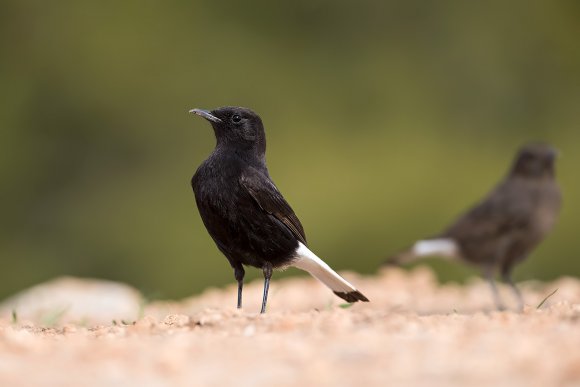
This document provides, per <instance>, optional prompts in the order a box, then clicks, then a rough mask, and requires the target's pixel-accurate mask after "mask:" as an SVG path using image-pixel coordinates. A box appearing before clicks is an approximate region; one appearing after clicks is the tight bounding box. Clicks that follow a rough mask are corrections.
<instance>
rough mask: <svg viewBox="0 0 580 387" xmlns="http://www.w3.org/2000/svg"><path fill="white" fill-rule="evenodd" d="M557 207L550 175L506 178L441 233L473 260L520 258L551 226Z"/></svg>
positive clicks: (558, 195) (468, 258) (487, 260)
mask: <svg viewBox="0 0 580 387" xmlns="http://www.w3.org/2000/svg"><path fill="white" fill-rule="evenodd" d="M559 207H560V190H559V188H558V186H557V184H556V182H555V180H554V179H552V178H549V179H539V180H537V179H525V178H509V179H506V180H504V181H503V182H502V183H501V184H500V185H499V186H498V187H497V188H496V189H495V190H494V191H492V192H491V194H490V195H489V196H488V197H487V198H486V199H484V200H483V201H482V202H480V203H479V204H477V205H476V206H474V207H473V208H472V209H471V210H469V211H468V212H467V213H465V214H464V215H463V216H461V217H460V218H459V219H458V220H457V221H456V222H455V223H454V224H453V225H452V226H451V227H449V228H448V229H447V231H446V232H445V233H444V236H445V237H449V238H453V239H454V240H456V241H457V243H458V245H459V247H460V253H461V256H462V257H463V258H464V259H465V260H467V261H470V262H473V263H484V262H490V260H491V261H493V260H497V261H502V260H520V259H524V258H525V256H527V254H529V252H530V251H531V249H533V248H534V247H535V246H536V245H537V244H538V243H539V242H540V241H541V240H542V239H543V238H544V237H545V236H546V234H547V233H548V232H549V231H550V230H551V229H552V227H553V225H554V223H555V220H556V216H557V213H558V210H559ZM497 263H501V262H497Z"/></svg>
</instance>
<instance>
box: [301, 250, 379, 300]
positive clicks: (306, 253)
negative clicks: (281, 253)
mask: <svg viewBox="0 0 580 387" xmlns="http://www.w3.org/2000/svg"><path fill="white" fill-rule="evenodd" d="M298 243H299V247H298V249H297V250H296V256H295V258H294V261H293V262H292V266H294V267H297V268H299V269H302V270H304V271H307V272H309V273H310V274H311V275H312V276H314V277H316V278H317V279H318V280H319V281H320V282H322V283H323V284H325V285H326V286H328V287H329V288H330V289H331V290H332V291H333V292H334V294H336V295H337V296H339V297H340V298H342V299H344V300H346V301H347V302H357V301H364V302H368V301H369V299H368V298H366V297H365V296H364V295H363V294H362V293H361V292H359V291H358V290H357V289H356V288H355V287H354V286H352V285H351V284H350V283H349V282H348V281H347V280H345V279H344V278H342V277H341V276H340V275H338V273H336V272H335V271H334V270H332V268H331V267H330V266H328V265H327V264H326V262H324V261H323V260H322V259H320V258H318V257H317V256H316V254H314V253H313V252H312V251H310V249H308V247H306V246H305V245H304V244H302V243H300V242H298Z"/></svg>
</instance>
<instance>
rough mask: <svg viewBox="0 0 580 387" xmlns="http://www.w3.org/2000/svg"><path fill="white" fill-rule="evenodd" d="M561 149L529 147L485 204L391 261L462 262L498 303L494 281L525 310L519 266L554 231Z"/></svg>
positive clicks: (501, 306) (559, 195) (558, 191)
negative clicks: (477, 272) (516, 275)
mask: <svg viewBox="0 0 580 387" xmlns="http://www.w3.org/2000/svg"><path fill="white" fill-rule="evenodd" d="M555 158H556V151H555V150H554V149H553V148H552V147H551V146H548V145H545V144H529V145H526V146H524V147H522V149H520V150H519V152H518V153H517V155H516V158H515V161H514V163H513V165H512V167H511V170H510V171H509V173H508V175H507V176H506V178H505V179H504V180H503V181H501V182H500V183H499V185H498V186H497V187H496V188H495V189H493V190H492V191H491V192H490V193H489V194H488V195H487V196H486V197H485V198H484V199H483V200H482V201H481V202H480V203H478V204H477V205H475V206H474V207H473V208H471V209H470V210H469V211H467V212H466V213H465V214H464V215H462V216H460V217H459V218H458V219H457V220H456V221H455V223H453V224H452V225H451V226H450V227H449V228H448V229H447V230H445V231H444V232H443V233H442V234H440V235H438V236H436V237H434V238H428V239H426V240H421V241H418V242H416V243H415V245H414V246H413V247H412V248H410V249H408V250H406V251H403V252H402V253H399V254H397V255H395V256H393V257H391V258H389V259H388V260H387V263H403V262H409V261H413V260H415V259H417V258H420V257H423V256H428V255H439V256H445V257H449V258H459V259H461V260H463V261H466V262H468V263H471V264H474V265H477V266H479V267H480V268H481V269H482V271H483V274H484V276H485V277H486V278H487V279H488V281H489V283H490V285H491V287H492V291H493V295H494V299H495V302H496V305H497V307H498V308H499V309H503V308H504V305H503V303H502V301H501V299H500V297H499V294H498V292H497V288H496V286H495V282H494V277H495V274H496V272H498V271H499V274H500V276H501V278H502V279H503V280H504V281H505V282H506V283H507V284H508V285H509V286H510V287H511V288H512V289H513V291H514V293H515V295H516V296H517V298H518V302H519V304H520V308H522V307H523V299H522V296H521V294H520V292H519V290H518V288H517V287H516V285H515V284H514V283H513V281H512V271H513V268H514V266H515V265H516V264H517V263H519V262H521V261H523V260H524V259H526V257H527V256H528V255H529V254H530V252H531V251H532V250H533V249H534V248H535V247H536V246H537V245H538V244H539V243H540V242H541V241H542V240H543V239H544V237H545V236H546V235H547V234H548V233H549V232H550V230H551V229H552V228H553V226H554V223H555V221H556V218H557V215H558V212H559V209H560V205H561V194H560V189H559V187H558V184H557V182H556V180H555V167H554V164H555Z"/></svg>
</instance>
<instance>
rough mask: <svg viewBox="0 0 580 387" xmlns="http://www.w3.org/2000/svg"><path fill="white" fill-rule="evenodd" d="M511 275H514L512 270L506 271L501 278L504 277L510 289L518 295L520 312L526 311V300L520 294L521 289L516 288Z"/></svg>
mask: <svg viewBox="0 0 580 387" xmlns="http://www.w3.org/2000/svg"><path fill="white" fill-rule="evenodd" d="M511 274H512V273H511V271H510V270H505V271H502V273H501V276H502V279H503V281H504V282H505V283H506V284H508V285H509V287H510V288H511V289H512V291H513V292H514V294H515V295H516V298H517V300H518V308H519V310H520V312H522V311H523V310H524V298H523V297H522V293H521V292H520V289H518V287H517V286H516V284H515V283H514V281H513V280H512V275H511Z"/></svg>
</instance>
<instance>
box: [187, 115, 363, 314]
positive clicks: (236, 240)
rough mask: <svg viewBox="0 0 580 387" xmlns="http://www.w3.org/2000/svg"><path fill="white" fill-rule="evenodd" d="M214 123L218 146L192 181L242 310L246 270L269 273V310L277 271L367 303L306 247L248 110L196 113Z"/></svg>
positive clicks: (266, 282) (349, 299)
mask: <svg viewBox="0 0 580 387" xmlns="http://www.w3.org/2000/svg"><path fill="white" fill-rule="evenodd" d="M190 113H195V114H197V115H199V116H201V117H203V118H205V119H206V120H208V121H209V122H210V123H211V126H212V127H213V130H214V132H215V136H216V139H217V145H216V147H215V149H214V151H213V153H212V154H211V155H210V156H209V158H208V159H207V160H205V161H204V162H203V163H202V164H201V166H200V167H199V168H198V169H197V171H196V172H195V175H194V176H193V178H192V180H191V185H192V187H193V192H194V194H195V200H196V203H197V207H198V209H199V213H200V215H201V219H202V220H203V223H204V224H205V227H206V228H207V231H208V232H209V234H210V235H211V237H212V238H213V240H214V242H215V243H216V245H217V247H218V249H219V250H220V251H221V252H222V253H223V254H224V255H225V256H226V258H227V259H228V261H229V262H230V265H231V266H232V268H233V269H234V276H235V278H236V280H237V281H238V308H241V307H242V287H243V282H244V275H245V271H244V265H249V266H254V267H257V268H261V269H262V270H263V272H264V295H263V299H262V311H261V313H264V312H265V311H266V303H267V299H268V288H269V285H270V278H271V277H272V270H273V269H281V268H285V267H288V266H294V267H297V268H299V269H302V270H305V271H307V272H309V273H310V274H311V275H313V276H314V277H316V278H318V279H319V280H320V281H322V282H323V283H324V284H325V285H326V286H328V287H329V288H330V289H331V290H332V291H333V292H334V294H336V295H337V296H339V297H341V298H343V299H344V300H346V301H347V302H350V303H352V302H356V301H368V299H367V298H366V297H365V296H364V295H363V294H362V293H361V292H359V291H358V290H357V289H355V287H354V286H352V285H351V284H350V283H348V282H347V281H346V280H345V279H344V278H342V277H341V276H339V275H338V274H337V273H336V272H335V271H334V270H332V269H331V268H330V267H329V266H328V265H327V264H326V263H325V262H324V261H322V260H321V259H320V258H318V257H317V256H316V255H315V254H314V253H313V252H312V251H310V250H309V249H308V247H307V243H306V235H305V234H304V229H303V228H302V224H300V221H299V220H298V217H297V216H296V214H294V211H293V210H292V208H291V207H290V205H289V204H288V203H287V202H286V200H284V197H282V194H281V193H280V192H279V191H278V188H276V186H275V185H274V183H273V182H272V180H271V178H270V175H269V173H268V168H267V167H266V156H265V154H266V135H265V132H264V126H263V125H262V120H261V119H260V117H259V116H258V115H257V114H256V113H254V112H252V111H251V110H249V109H246V108H241V107H222V108H219V109H216V110H213V111H211V112H209V111H205V110H201V109H192V110H190Z"/></svg>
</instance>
